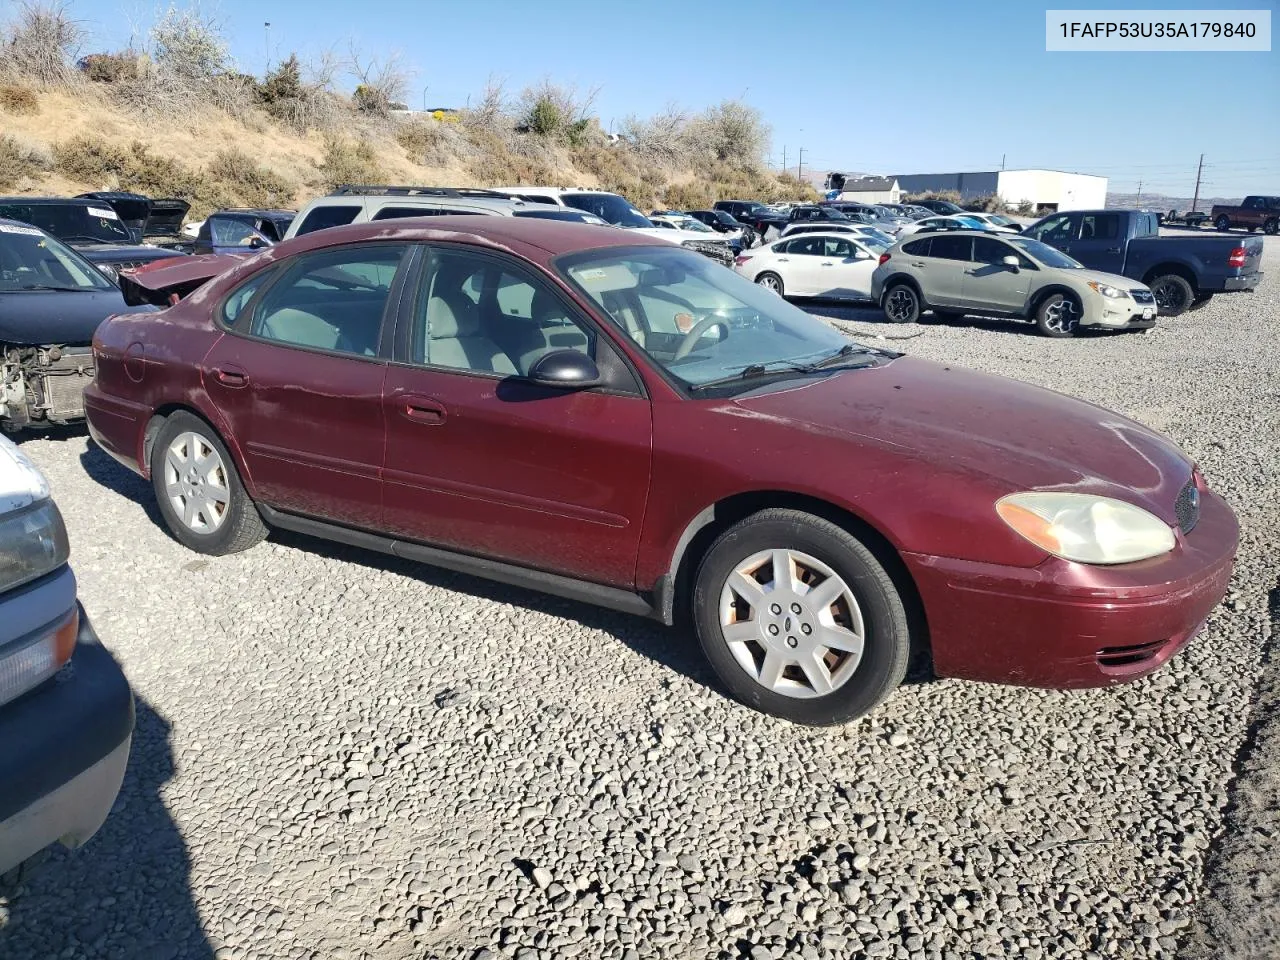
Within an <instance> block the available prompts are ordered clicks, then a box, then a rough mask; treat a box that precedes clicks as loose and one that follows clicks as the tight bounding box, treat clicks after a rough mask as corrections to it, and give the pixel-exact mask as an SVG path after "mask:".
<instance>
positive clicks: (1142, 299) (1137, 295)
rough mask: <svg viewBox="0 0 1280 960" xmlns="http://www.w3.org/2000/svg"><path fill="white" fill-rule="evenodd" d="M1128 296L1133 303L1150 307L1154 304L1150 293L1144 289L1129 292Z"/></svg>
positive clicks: (1153, 298) (1154, 300)
mask: <svg viewBox="0 0 1280 960" xmlns="http://www.w3.org/2000/svg"><path fill="white" fill-rule="evenodd" d="M1129 296H1131V297H1133V299H1134V302H1135V303H1141V304H1146V305H1151V304H1154V303H1155V302H1156V298H1155V297H1153V296H1152V295H1151V291H1150V290H1146V289H1134V290H1130V291H1129Z"/></svg>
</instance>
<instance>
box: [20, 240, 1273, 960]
mask: <svg viewBox="0 0 1280 960" xmlns="http://www.w3.org/2000/svg"><path fill="white" fill-rule="evenodd" d="M1267 245H1268V251H1267V263H1266V264H1265V266H1266V268H1267V269H1268V270H1269V271H1270V272H1271V273H1272V274H1275V273H1277V272H1278V271H1280V262H1278V261H1280V245H1277V243H1276V241H1275V240H1272V239H1268V241H1267ZM1278 291H1280V287H1277V280H1276V277H1275V276H1272V277H1270V278H1269V279H1268V280H1267V282H1266V283H1265V284H1264V287H1263V290H1262V292H1261V293H1259V294H1255V295H1253V296H1236V297H1219V298H1217V299H1216V300H1214V301H1213V302H1212V303H1210V304H1209V305H1207V306H1206V307H1205V308H1204V309H1202V310H1200V311H1197V312H1196V313H1194V314H1191V315H1189V316H1186V317H1184V318H1181V319H1178V320H1174V321H1166V322H1165V323H1163V324H1162V325H1161V326H1160V327H1158V328H1157V329H1156V330H1154V331H1152V332H1151V333H1148V334H1145V335H1133V334H1128V335H1119V336H1111V335H1109V336H1093V337H1086V338H1082V339H1079V340H1075V341H1069V342H1061V341H1049V340H1045V339H1043V338H1040V337H1037V336H1034V335H1031V334H1030V333H1028V332H1025V331H1023V330H1022V329H1018V328H1015V327H1011V326H1008V325H1000V324H995V323H991V324H976V325H973V326H969V327H933V326H929V327H919V328H911V327H891V326H888V325H886V324H883V323H880V322H879V316H878V313H877V312H875V311H864V310H845V309H840V308H822V309H820V308H815V310H818V312H825V313H827V314H834V315H835V316H837V317H838V318H839V319H840V320H842V321H846V322H848V324H849V325H850V326H851V327H852V328H854V329H856V330H858V331H860V332H862V333H863V335H865V332H866V331H870V332H871V334H872V335H874V334H877V333H878V334H887V335H892V336H901V335H909V334H914V333H919V336H915V337H913V338H912V339H908V340H904V341H902V342H901V343H899V344H896V345H898V346H901V347H902V348H903V349H905V350H906V351H908V352H910V353H913V354H918V355H920V356H925V357H930V358H933V359H939V360H946V361H951V362H956V363H961V364H966V365H969V366H973V367H978V368H982V369H986V370H991V371H997V372H1001V373H1005V374H1008V375H1010V376H1014V377H1018V378H1021V379H1024V380H1029V381H1033V382H1036V383H1041V384H1044V385H1046V386H1049V387H1053V388H1055V389H1059V390H1063V391H1066V392H1068V393H1072V394H1075V395H1078V396H1082V397H1086V398H1088V399H1091V400H1094V401H1097V402H1098V403H1101V404H1105V405H1107V406H1111V407H1115V408H1118V409H1120V410H1122V411H1124V412H1126V413H1128V414H1130V415H1131V416H1134V417H1136V418H1137V419H1139V420H1142V421H1144V422H1145V423H1148V424H1150V425H1151V426H1153V427H1155V428H1157V429H1159V430H1162V431H1164V432H1165V433H1167V434H1168V435H1170V436H1171V437H1173V438H1174V439H1175V440H1176V441H1177V442H1179V443H1180V444H1182V445H1183V446H1184V447H1185V448H1186V449H1187V450H1188V451H1189V452H1190V453H1191V454H1192V455H1194V456H1195V457H1196V458H1198V459H1199V461H1200V463H1201V464H1202V466H1203V469H1204V471H1205V473H1206V475H1207V476H1208V478H1209V480H1210V482H1211V483H1212V484H1213V485H1214V486H1215V487H1216V488H1217V489H1218V490H1220V491H1221V492H1222V493H1223V494H1224V495H1225V496H1226V497H1227V498H1228V499H1229V500H1230V501H1231V503H1232V504H1233V506H1234V507H1235V509H1236V510H1237V511H1238V513H1239V515H1240V517H1241V520H1242V524H1243V528H1244V540H1243V544H1242V548H1241V553H1240V560H1239V566H1238V572H1237V576H1236V579H1235V581H1234V583H1233V585H1232V588H1231V593H1230V595H1229V597H1228V600H1227V602H1226V604H1225V605H1224V606H1223V607H1222V608H1220V609H1219V610H1218V611H1217V612H1215V613H1214V614H1213V616H1212V617H1211V619H1210V621H1209V624H1208V628H1207V630H1206V632H1205V633H1204V635H1203V636H1202V637H1201V638H1200V639H1199V640H1198V641H1197V642H1196V643H1195V644H1193V645H1192V646H1191V647H1190V648H1189V649H1188V650H1186V651H1185V652H1183V653H1182V654H1181V655H1180V656H1178V657H1177V658H1175V660H1174V661H1173V663H1172V664H1170V665H1169V666H1168V667H1167V668H1166V669H1164V670H1163V671H1161V672H1159V673H1158V674H1156V675H1155V676H1153V677H1151V678H1148V679H1146V680H1144V681H1141V682H1139V683H1136V684H1132V685H1129V686H1125V687H1120V688H1117V689H1111V690H1101V691H1085V692H1076V693H1063V692H1053V691H1036V690H1023V689H1014V688H1002V687H995V686H987V685H982V684H973V683H961V682H956V681H942V682H933V683H920V684H913V685H909V686H906V687H903V688H902V689H901V690H900V691H898V693H897V694H896V695H895V696H894V697H892V698H891V699H890V701H889V702H888V703H887V704H886V705H884V706H883V707H882V708H880V709H879V710H878V711H877V712H876V713H875V714H874V715H873V716H871V717H869V718H866V719H864V720H863V721H861V722H858V723H854V724H851V725H850V726H848V727H846V728H842V729H835V730H810V729H805V728H801V727H796V726H790V725H788V724H786V723H783V722H780V721H775V720H772V719H769V718H767V717H763V716H761V715H759V714H756V713H752V712H750V711H748V710H746V709H744V708H742V707H740V706H738V705H736V704H734V703H732V702H730V701H729V700H727V699H726V698H725V697H724V696H723V695H722V694H721V693H720V692H719V690H718V689H717V688H716V687H715V685H714V682H713V681H712V679H711V676H710V673H709V671H708V670H707V669H706V668H705V667H704V666H703V665H702V663H701V662H700V660H699V657H698V654H697V652H696V648H695V644H694V642H693V641H692V640H691V638H689V637H687V636H684V635H682V634H681V633H679V632H678V631H671V630H666V629H663V628H661V627H658V626H656V625H654V624H652V623H649V622H647V621H642V620H638V619H633V618H628V617H625V616H623V615H620V614H614V613H610V612H604V611H598V610H595V609H592V608H588V607H585V606H580V605H577V604H573V603H570V602H567V601H559V600H555V599H548V598H544V597H541V596H537V595H534V594H530V593H525V592H522V591H518V590H514V589H509V588H506V587H501V586H495V585H491V584H487V583H484V582H481V581H478V580H473V579H469V578H466V577H461V576H455V575H452V574H448V573H442V572H438V571H435V570H431V569H427V568H420V567H413V566H410V565H408V564H405V563H402V562H399V561H393V560H387V559H385V558H382V557H379V556H374V555H370V554H365V553H361V552H358V551H355V550H349V549H346V548H339V547H333V546H330V545H326V544H323V543H317V542H313V541H308V540H304V539H301V538H294V537H286V536H277V537H274V538H273V539H272V541H270V542H268V543H265V544H262V545H261V546H259V547H257V548H255V549H253V550H251V551H250V552H248V553H245V554H241V555H239V556H234V557H227V558H222V559H207V558H202V557H198V556H196V555H195V554H192V553H189V552H187V551H185V550H184V549H183V548H181V547H180V546H179V545H178V544H176V543H175V542H174V541H172V540H171V539H170V538H169V537H168V536H166V535H165V533H164V532H163V531H162V530H161V528H160V527H159V526H158V524H157V522H156V514H155V510H154V508H153V506H152V504H151V496H150V492H149V490H148V488H147V487H146V486H145V485H144V484H143V483H142V482H141V481H140V480H138V479H136V478H134V477H133V476H132V475H130V474H128V473H126V472H125V471H123V470H122V469H120V468H119V467H117V466H116V465H115V464H114V463H112V462H111V461H109V460H108V459H107V458H106V457H105V456H103V455H102V454H101V453H100V452H98V451H97V450H95V449H93V448H92V447H90V446H89V444H88V443H87V441H86V439H85V437H84V436H83V435H82V434H77V433H72V434H68V435H65V436H60V437H53V438H45V439H35V440H31V441H29V442H27V443H26V445H25V449H26V450H27V451H28V452H29V453H30V454H31V455H32V456H33V457H34V459H35V460H36V462H37V463H39V464H40V465H41V466H42V467H43V468H45V470H46V471H47V472H48V474H49V477H50V479H51V481H52V483H53V486H54V490H55V494H56V496H57V498H58V502H59V504H60V505H61V507H62V509H63V511H64V513H65V515H66V517H67V521H68V524H69V526H70V530H71V536H72V543H73V545H74V564H75V567H76V572H77V574H78V575H79V577H80V582H81V590H82V597H83V599H84V602H85V604H86V606H87V608H88V610H89V612H90V614H91V616H92V617H93V619H94V622H95V624H96V626H97V628H98V630H99V633H100V634H101V635H102V637H103V638H104V640H105V642H106V643H107V644H108V645H109V646H111V647H112V649H113V650H114V652H115V653H116V655H117V656H118V657H119V659H120V660H121V661H122V663H123V664H124V666H125V669H126V670H127V672H128V674H129V676H130V678H131V680H132V682H133V684H134V686H135V690H136V693H137V697H138V733H137V737H136V739H135V742H134V751H133V756H132V760H131V763H130V769H129V774H128V777H127V778H126V783H125V787H124V790H123V792H122V796H121V800H120V802H119V803H118V804H117V807H116V809H115V811H114V812H113V814H112V817H111V819H110V820H109V821H108V823H107V825H106V826H105V827H104V828H103V830H102V831H101V833H99V835H98V836H97V837H96V838H94V840H93V841H92V842H91V843H90V844H89V845H88V846H86V847H85V848H84V849H82V850H80V851H77V852H75V853H71V854H67V853H64V852H61V851H59V852H55V853H54V854H52V855H51V857H50V861H51V862H50V863H47V864H45V866H44V868H43V869H42V870H40V871H39V872H37V873H36V874H35V876H34V878H33V879H32V880H31V881H30V883H29V884H28V886H27V887H26V888H25V889H24V890H23V891H21V892H20V893H19V895H18V896H17V897H16V898H15V899H14V900H13V901H12V902H10V903H8V904H7V906H0V923H5V924H6V925H5V926H4V927H3V928H2V929H0V956H4V957H6V958H8V957H13V958H24V960H25V958H45V957H66V958H72V957H74V958H81V957H84V958H95V957H111V958H116V957H120V958H129V960H136V958H141V960H162V958H179V957H180V958H188V957H192V958H202V957H210V956H214V955H216V956H217V957H218V958H243V960H249V958H262V960H281V958H315V960H321V958H323V960H331V958H332V960H340V958H348V960H356V958H366V957H367V958H379V960H381V958H390V960H398V958H409V957H413V958H421V957H442V958H443V957H449V958H455V957H456V958H468V960H470V958H476V957H493V958H497V957H514V958H517V960H548V958H559V957H573V956H584V957H605V958H627V960H633V958H634V960H639V958H642V957H643V958H647V957H670V958H703V957H707V958H713V957H714V958H744V957H745V958H750V960H764V958H781V957H784V956H785V957H788V958H790V957H803V958H817V957H826V958H832V960H835V958H850V957H861V956H865V957H912V958H914V957H925V958H961V957H964V958H972V957H1019V958H1026V960H1036V958H1068V957H1070V958H1082V957H1087V958H1091V960H1092V958H1099V957H1124V958H1130V957H1133V958H1149V957H1174V956H1177V955H1178V954H1179V953H1180V952H1184V951H1185V952H1186V953H1188V954H1192V953H1193V952H1196V951H1199V953H1198V954H1197V955H1203V956H1233V957H1234V956H1258V957H1261V956H1264V955H1269V956H1274V955H1275V951H1277V950H1280V944H1277V942H1276V940H1275V937H1276V936H1277V933H1276V931H1277V930H1280V917H1278V916H1277V910H1278V906H1280V905H1278V904H1277V897H1276V890H1275V888H1274V886H1269V884H1273V883H1274V878H1275V876H1276V875H1277V872H1278V871H1277V869H1276V864H1275V860H1274V857H1275V856H1276V854H1275V850H1274V848H1275V842H1274V840H1275V838H1276V837H1277V836H1280V822H1277V818H1276V813H1277V802H1276V796H1277V790H1276V786H1277V784H1276V778H1277V768H1278V766H1280V764H1278V763H1277V758H1276V750H1277V746H1278V744H1277V741H1280V731H1277V730H1276V727H1275V724H1274V722H1273V723H1272V724H1271V725H1270V726H1268V725H1267V723H1266V722H1265V721H1266V718H1267V716H1268V714H1267V710H1268V709H1271V708H1274V706H1275V697H1276V695H1277V686H1280V685H1277V684H1275V683H1274V682H1273V683H1272V684H1271V685H1270V686H1266V687H1264V688H1260V687H1259V686H1258V681H1259V677H1260V675H1261V673H1262V670H1263V665H1264V661H1265V659H1266V653H1267V644H1268V643H1269V640H1270V637H1271V630H1272V625H1271V619H1272V613H1273V611H1272V610H1271V609H1269V595H1272V594H1273V592H1274V591H1276V589H1277V573H1276V563H1275V551H1276V545H1277V542H1280V484H1278V482H1277V477H1276V464H1277V463H1278V462H1280V436H1278V435H1277V419H1276V415H1275V407H1276V400H1277V399H1278V398H1280V391H1278V390H1277V385H1276V381H1275V379H1274V378H1275V371H1276V370H1277V368H1280V346H1278V343H1280V341H1278V339H1277V333H1278V332H1280V292H1278ZM1271 602H1274V601H1271ZM1270 669H1271V670H1273V671H1274V669H1275V660H1272V661H1271V664H1270ZM1260 689H1262V690H1263V692H1264V693H1265V695H1266V696H1267V697H1268V698H1270V700H1269V703H1268V702H1267V701H1259V700H1258V699H1257V694H1258V691H1259V690H1260ZM1267 749H1269V750H1271V753H1270V754H1265V750H1267ZM1268 757H1269V759H1268ZM1237 772H1240V777H1239V778H1237V776H1236V774H1237ZM1224 811H1226V813H1227V814H1228V815H1229V817H1230V822H1231V825H1232V829H1231V831H1229V832H1227V833H1225V834H1224V833H1221V831H1222V827H1223V824H1224ZM1268 818H1269V819H1268ZM1268 838H1270V846H1271V851H1270V853H1268V852H1267V850H1266V846H1267V839H1268ZM1266 856H1270V857H1272V858H1273V859H1272V860H1270V861H1267V860H1264V859H1262V858H1263V857H1266ZM1206 864H1210V873H1209V874H1208V876H1207V877H1206ZM2 903H3V902H2V901H0V904H2ZM1266 910H1270V911H1271V912H1270V914H1266V913H1265V912H1264V911H1266ZM1268 917H1270V918H1274V919H1268ZM1246 921H1247V922H1246ZM1268 937H1270V938H1271V939H1270V940H1268V939H1266V938H1268Z"/></svg>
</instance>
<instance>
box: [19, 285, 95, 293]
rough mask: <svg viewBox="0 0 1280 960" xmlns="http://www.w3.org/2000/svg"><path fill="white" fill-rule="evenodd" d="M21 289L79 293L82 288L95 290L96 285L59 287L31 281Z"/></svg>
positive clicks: (20, 288)
mask: <svg viewBox="0 0 1280 960" xmlns="http://www.w3.org/2000/svg"><path fill="white" fill-rule="evenodd" d="M18 289H19V290H55V291H57V292H59V293H79V292H80V291H81V290H93V289H95V288H94V287H59V286H56V285H54V284H48V283H31V284H27V285H26V286H25V287H18Z"/></svg>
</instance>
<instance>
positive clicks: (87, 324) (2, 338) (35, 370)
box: [0, 219, 155, 431]
mask: <svg viewBox="0 0 1280 960" xmlns="http://www.w3.org/2000/svg"><path fill="white" fill-rule="evenodd" d="M154 309H155V307H151V306H141V307H130V306H129V305H128V304H126V303H125V301H124V296H123V295H122V294H121V293H120V288H119V287H117V286H116V285H115V284H113V283H112V282H111V281H110V280H108V279H107V278H106V277H105V276H103V275H102V273H101V271H100V270H98V269H95V267H94V265H93V264H91V263H89V262H88V261H87V260H85V258H84V257H82V256H80V254H78V253H77V252H76V251H74V250H72V249H71V248H70V247H68V246H67V245H66V244H63V243H60V242H59V241H58V240H56V239H55V238H54V237H51V236H50V235H49V234H47V233H45V232H44V231H43V230H40V229H39V228H38V227H33V226H31V225H30V224H28V223H19V222H18V221H16V220H7V219H0V427H2V428H3V429H5V430H10V431H13V430H20V429H22V428H23V427H43V426H49V425H51V424H65V423H71V422H73V421H76V420H82V419H83V418H84V397H83V393H84V387H85V385H86V384H87V383H88V382H89V381H90V380H92V379H93V352H92V350H91V349H90V343H91V342H92V341H93V333H94V331H95V330H97V329H98V324H100V323H101V322H102V321H103V320H105V319H106V318H107V317H109V316H111V315H112V314H116V313H134V312H137V311H140V310H154Z"/></svg>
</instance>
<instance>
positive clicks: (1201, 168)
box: [1191, 153, 1204, 213]
mask: <svg viewBox="0 0 1280 960" xmlns="http://www.w3.org/2000/svg"><path fill="white" fill-rule="evenodd" d="M1203 171H1204V154H1203V153H1202V154H1200V166H1198V167H1196V195H1195V196H1194V197H1192V198H1191V212H1192V213H1195V212H1196V204H1197V203H1199V202H1200V174H1201V173H1202V172H1203Z"/></svg>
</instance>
